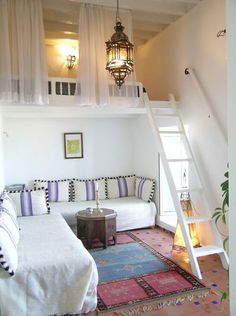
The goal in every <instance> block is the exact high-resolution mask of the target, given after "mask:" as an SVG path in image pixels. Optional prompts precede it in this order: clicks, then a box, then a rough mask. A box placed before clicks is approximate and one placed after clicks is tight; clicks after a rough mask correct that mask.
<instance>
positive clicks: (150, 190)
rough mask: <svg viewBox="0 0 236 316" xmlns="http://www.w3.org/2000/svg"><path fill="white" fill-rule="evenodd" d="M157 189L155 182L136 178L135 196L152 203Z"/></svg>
mask: <svg viewBox="0 0 236 316" xmlns="http://www.w3.org/2000/svg"><path fill="white" fill-rule="evenodd" d="M154 189H155V180H153V179H147V178H142V177H137V178H136V184H135V196H137V197H138V198H139V199H142V200H144V201H146V202H151V200H152V197H153V194H154Z"/></svg>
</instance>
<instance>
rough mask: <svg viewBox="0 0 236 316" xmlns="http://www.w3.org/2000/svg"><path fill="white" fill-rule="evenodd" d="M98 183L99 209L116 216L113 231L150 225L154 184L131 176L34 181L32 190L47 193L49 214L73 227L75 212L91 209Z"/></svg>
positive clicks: (146, 179) (154, 219) (93, 205)
mask: <svg viewBox="0 0 236 316" xmlns="http://www.w3.org/2000/svg"><path fill="white" fill-rule="evenodd" d="M96 183H97V185H98V184H99V196H100V207H101V208H103V207H104V208H109V209H112V210H114V211H115V212H116V213H117V218H116V222H117V231H125V230H130V229H137V228H144V227H150V226H154V225H155V222H156V214H157V210H156V206H155V203H154V202H152V198H153V194H154V188H155V181H154V180H153V179H148V178H144V177H137V176H135V175H128V176H118V177H105V178H99V179H86V180H78V179H73V180H51V181H50V180H35V184H34V186H35V188H38V189H40V188H41V187H44V188H46V189H48V190H49V202H50V203H49V204H50V210H51V213H53V214H54V213H61V214H62V215H63V217H64V218H65V220H66V222H67V223H68V224H69V225H70V226H71V227H72V229H73V230H74V228H75V227H76V216H75V214H76V213H77V212H78V211H81V210H84V209H86V208H95V207H96V202H95V196H96V195H95V185H96Z"/></svg>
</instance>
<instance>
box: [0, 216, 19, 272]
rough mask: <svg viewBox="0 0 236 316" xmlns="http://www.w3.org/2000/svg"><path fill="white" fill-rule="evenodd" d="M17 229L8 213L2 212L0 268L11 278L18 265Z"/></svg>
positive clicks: (0, 222)
mask: <svg viewBox="0 0 236 316" xmlns="http://www.w3.org/2000/svg"><path fill="white" fill-rule="evenodd" d="M18 241H19V229H18V225H17V223H16V222H15V221H13V220H12V217H11V216H9V213H7V212H5V211H4V210H3V211H1V213H0V266H1V267H2V268H3V269H4V270H6V271H7V272H8V273H9V274H10V275H11V276H12V275H14V273H15V271H16V268H17V265H18V255H17V244H18Z"/></svg>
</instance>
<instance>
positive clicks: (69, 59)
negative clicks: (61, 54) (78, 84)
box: [66, 55, 76, 69]
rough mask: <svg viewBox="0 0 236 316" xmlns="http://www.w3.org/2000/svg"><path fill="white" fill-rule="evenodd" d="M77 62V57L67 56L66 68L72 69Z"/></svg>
mask: <svg viewBox="0 0 236 316" xmlns="http://www.w3.org/2000/svg"><path fill="white" fill-rule="evenodd" d="M75 62H76V56H75V55H67V56H66V66H67V68H68V69H72V68H73V67H74V65H75Z"/></svg>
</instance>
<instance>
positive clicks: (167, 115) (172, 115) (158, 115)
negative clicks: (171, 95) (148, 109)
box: [154, 113, 178, 118]
mask: <svg viewBox="0 0 236 316" xmlns="http://www.w3.org/2000/svg"><path fill="white" fill-rule="evenodd" d="M154 116H155V117H156V118H158V117H178V116H177V115H176V114H161V113H160V114H154Z"/></svg>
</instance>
